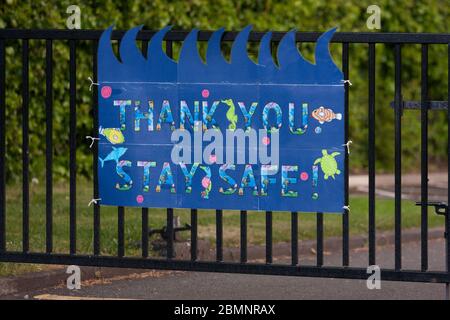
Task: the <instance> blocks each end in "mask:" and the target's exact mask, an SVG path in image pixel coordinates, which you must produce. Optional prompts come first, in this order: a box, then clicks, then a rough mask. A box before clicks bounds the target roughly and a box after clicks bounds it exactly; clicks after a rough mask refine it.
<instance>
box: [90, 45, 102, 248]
mask: <svg viewBox="0 0 450 320" xmlns="http://www.w3.org/2000/svg"><path fill="white" fill-rule="evenodd" d="M97 49H98V40H94V41H93V43H92V81H93V82H94V83H96V82H97ZM92 90H93V94H92V100H93V106H92V115H93V118H94V119H93V120H94V121H93V122H94V123H93V131H94V132H93V136H94V137H95V138H98V123H99V119H98V109H97V103H98V89H97V86H92ZM92 162H93V172H94V179H93V193H94V199H98V197H99V191H98V143H94V144H93V145H92ZM93 228H94V235H93V241H94V255H96V256H98V255H100V205H99V204H98V203H97V202H94V214H93Z"/></svg>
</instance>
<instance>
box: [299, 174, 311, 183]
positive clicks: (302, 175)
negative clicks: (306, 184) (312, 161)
mask: <svg viewBox="0 0 450 320" xmlns="http://www.w3.org/2000/svg"><path fill="white" fill-rule="evenodd" d="M308 178H309V176H308V173H306V172H302V173H301V174H300V179H302V181H306V180H308Z"/></svg>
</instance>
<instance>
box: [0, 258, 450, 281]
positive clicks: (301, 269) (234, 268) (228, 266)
mask: <svg viewBox="0 0 450 320" xmlns="http://www.w3.org/2000/svg"><path fill="white" fill-rule="evenodd" d="M0 261H3V262H17V263H45V264H59V265H69V264H74V265H78V266H99V267H111V268H137V269H161V270H186V271H198V272H225V273H246V274H265V275H282V276H298V277H321V278H346V279H363V280H365V279H367V276H368V275H367V269H366V268H355V267H328V266H324V267H316V266H307V265H302V266H291V265H287V264H283V265H281V264H256V263H237V262H221V263H216V262H212V261H190V260H176V259H170V260H162V259H143V258H134V257H125V258H118V257H112V256H92V255H91V256H89V255H68V254H44V253H27V254H22V253H20V252H6V253H2V254H1V255H0ZM381 279H382V280H386V281H409V282H432V283H446V282H450V274H449V273H446V272H440V271H433V272H430V271H429V272H420V271H413V270H402V271H395V270H392V269H382V270H381Z"/></svg>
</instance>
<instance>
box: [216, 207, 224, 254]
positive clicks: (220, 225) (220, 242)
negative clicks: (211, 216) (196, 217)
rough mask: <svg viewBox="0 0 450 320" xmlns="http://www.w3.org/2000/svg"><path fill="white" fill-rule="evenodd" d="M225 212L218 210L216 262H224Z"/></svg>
mask: <svg viewBox="0 0 450 320" xmlns="http://www.w3.org/2000/svg"><path fill="white" fill-rule="evenodd" d="M222 220H223V212H222V210H216V261H217V262H221V261H223V221H222Z"/></svg>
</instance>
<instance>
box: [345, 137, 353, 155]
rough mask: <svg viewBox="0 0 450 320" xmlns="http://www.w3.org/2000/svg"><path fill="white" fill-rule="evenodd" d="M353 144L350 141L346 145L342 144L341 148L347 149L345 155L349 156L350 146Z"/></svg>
mask: <svg viewBox="0 0 450 320" xmlns="http://www.w3.org/2000/svg"><path fill="white" fill-rule="evenodd" d="M352 143H353V141H352V140H348V141H347V143H344V144H343V145H342V146H343V147H346V148H347V154H350V145H351V144H352Z"/></svg>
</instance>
